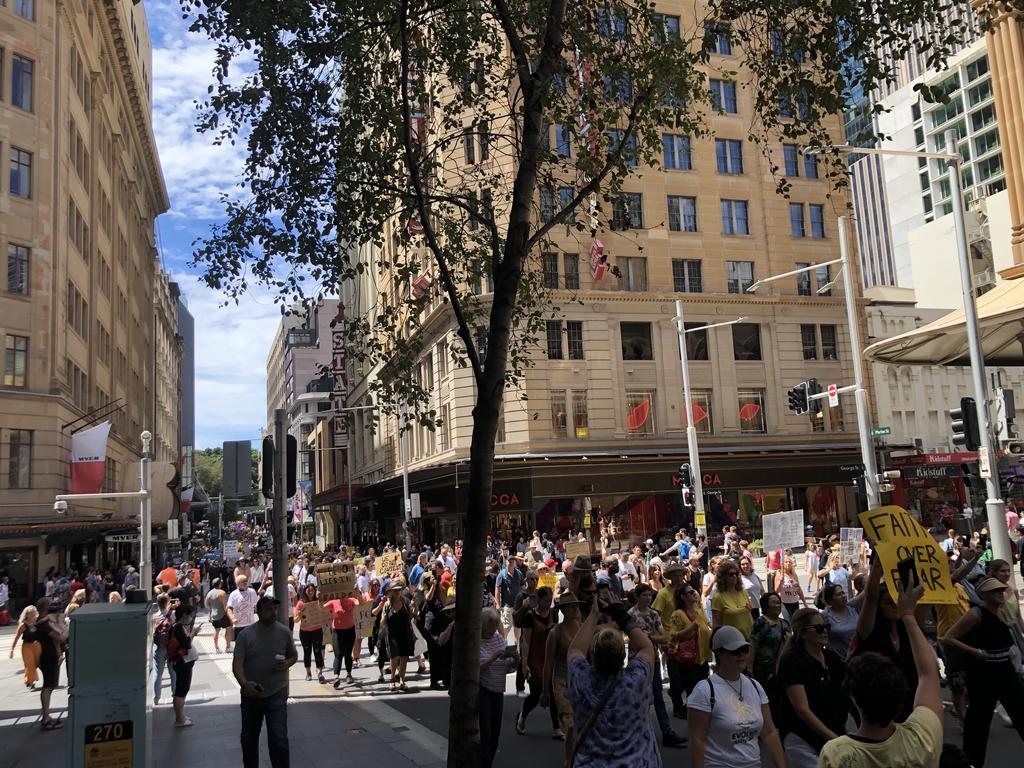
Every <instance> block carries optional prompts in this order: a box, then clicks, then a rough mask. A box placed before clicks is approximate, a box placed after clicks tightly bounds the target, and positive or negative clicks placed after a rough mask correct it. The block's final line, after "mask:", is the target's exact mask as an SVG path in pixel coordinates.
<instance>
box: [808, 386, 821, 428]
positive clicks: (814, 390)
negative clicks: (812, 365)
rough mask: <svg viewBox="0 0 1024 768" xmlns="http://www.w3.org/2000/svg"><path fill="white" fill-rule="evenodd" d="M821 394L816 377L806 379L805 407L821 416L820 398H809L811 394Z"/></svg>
mask: <svg viewBox="0 0 1024 768" xmlns="http://www.w3.org/2000/svg"><path fill="white" fill-rule="evenodd" d="M820 394H821V384H819V383H818V380H817V379H808V380H807V408H808V410H810V411H811V413H813V414H815V415H816V416H817V417H818V418H821V400H811V396H813V395H820Z"/></svg>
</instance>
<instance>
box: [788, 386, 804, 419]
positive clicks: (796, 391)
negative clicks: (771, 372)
mask: <svg viewBox="0 0 1024 768" xmlns="http://www.w3.org/2000/svg"><path fill="white" fill-rule="evenodd" d="M787 396H788V398H789V410H791V411H792V412H793V413H796V414H801V413H807V382H806V381H801V382H800V383H799V384H797V385H796V386H795V387H793V388H792V389H791V390H789V392H788V393H787Z"/></svg>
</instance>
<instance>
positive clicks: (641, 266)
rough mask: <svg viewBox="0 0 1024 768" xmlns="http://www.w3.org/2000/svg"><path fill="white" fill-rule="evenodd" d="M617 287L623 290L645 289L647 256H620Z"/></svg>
mask: <svg viewBox="0 0 1024 768" xmlns="http://www.w3.org/2000/svg"><path fill="white" fill-rule="evenodd" d="M619 271H620V272H621V273H622V274H621V276H620V277H619V288H621V289H622V290H624V291H646V290H647V258H646V257H645V256H620V257H619Z"/></svg>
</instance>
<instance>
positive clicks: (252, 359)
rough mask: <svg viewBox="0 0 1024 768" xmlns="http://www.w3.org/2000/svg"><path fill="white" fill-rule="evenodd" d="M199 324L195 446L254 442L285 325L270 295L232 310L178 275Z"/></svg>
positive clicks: (252, 294)
mask: <svg viewBox="0 0 1024 768" xmlns="http://www.w3.org/2000/svg"><path fill="white" fill-rule="evenodd" d="M173 279H174V280H175V281H176V282H177V283H178V285H179V286H180V287H181V290H182V293H183V294H184V295H185V298H186V300H187V302H188V308H189V312H191V313H192V316H193V317H194V318H195V321H196V382H195V387H196V398H195V399H196V445H197V446H198V447H202V448H205V447H213V446H218V445H220V444H221V443H222V442H223V441H224V440H246V439H253V440H255V439H256V438H257V437H258V436H259V429H260V427H261V426H264V421H265V420H266V413H267V404H266V381H267V377H266V358H267V352H268V351H269V350H270V342H271V340H272V339H273V337H274V333H275V332H276V331H277V324H278V323H279V322H280V321H281V312H280V309H278V306H277V305H276V304H274V300H273V296H272V295H271V294H270V293H269V292H268V291H263V290H259V289H257V290H250V291H249V292H248V293H247V294H246V295H245V296H242V297H240V298H239V303H238V304H237V305H235V303H234V302H232V303H231V304H229V305H228V306H221V305H222V304H223V303H224V299H223V297H222V296H221V295H220V294H219V293H218V292H217V291H214V290H212V289H211V288H208V287H207V286H206V285H204V284H203V283H202V282H201V281H200V279H199V278H198V277H197V276H195V275H188V274H175V275H174V276H173Z"/></svg>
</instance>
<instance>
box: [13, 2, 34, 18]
mask: <svg viewBox="0 0 1024 768" xmlns="http://www.w3.org/2000/svg"><path fill="white" fill-rule="evenodd" d="M14 12H15V13H16V14H18V15H19V16H21V17H22V18H23V19H28V20H29V21H33V20H34V19H35V17H36V14H35V0H14Z"/></svg>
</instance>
